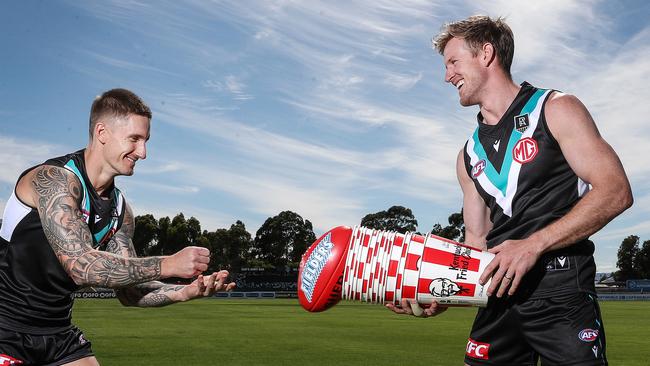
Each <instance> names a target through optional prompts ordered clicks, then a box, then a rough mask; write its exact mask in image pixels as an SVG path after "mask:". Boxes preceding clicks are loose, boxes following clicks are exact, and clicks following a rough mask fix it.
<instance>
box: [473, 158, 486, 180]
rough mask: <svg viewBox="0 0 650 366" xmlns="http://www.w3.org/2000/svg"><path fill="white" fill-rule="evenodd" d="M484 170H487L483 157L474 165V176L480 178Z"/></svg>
mask: <svg viewBox="0 0 650 366" xmlns="http://www.w3.org/2000/svg"><path fill="white" fill-rule="evenodd" d="M483 170H485V160H483V159H481V160H479V162H478V163H476V165H474V167H472V178H478V176H479V175H481V173H483Z"/></svg>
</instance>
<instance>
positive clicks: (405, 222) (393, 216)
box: [361, 206, 418, 234]
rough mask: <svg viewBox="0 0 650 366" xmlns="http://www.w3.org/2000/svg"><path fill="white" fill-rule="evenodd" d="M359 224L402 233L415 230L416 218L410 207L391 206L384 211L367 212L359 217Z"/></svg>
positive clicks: (416, 225)
mask: <svg viewBox="0 0 650 366" xmlns="http://www.w3.org/2000/svg"><path fill="white" fill-rule="evenodd" d="M361 226H365V227H368V228H371V229H375V230H387V231H397V232H398V233H402V234H404V233H406V232H407V231H415V230H416V229H417V227H418V220H416V219H415V216H413V212H412V211H411V209H410V208H406V207H403V206H392V207H390V208H389V209H388V210H386V211H379V212H375V213H372V214H367V215H366V216H364V217H363V218H362V219H361Z"/></svg>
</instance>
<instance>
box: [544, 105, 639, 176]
mask: <svg viewBox="0 0 650 366" xmlns="http://www.w3.org/2000/svg"><path fill="white" fill-rule="evenodd" d="M545 114H546V120H547V125H548V127H549V129H550V132H551V134H552V135H553V136H554V137H555V139H556V140H557V142H558V144H559V145H560V149H561V150H562V154H563V155H564V157H565V159H566V160H567V163H568V164H569V166H570V167H571V169H572V170H573V171H574V172H575V173H576V175H577V176H578V177H580V179H582V180H583V181H585V182H587V183H589V184H591V185H592V186H593V187H597V188H600V187H607V186H610V187H629V182H628V181H627V176H626V175H625V171H624V169H623V165H622V164H621V161H620V160H619V158H618V156H617V155H616V152H615V151H614V149H612V147H611V146H610V145H609V144H608V143H607V142H606V141H605V139H603V137H602V136H601V135H600V133H599V131H598V128H597V127H596V124H595V122H594V120H593V118H592V117H591V115H590V114H589V111H587V108H585V106H584V105H583V104H582V103H581V102H580V101H579V100H578V99H577V98H576V97H574V96H571V95H564V94H558V95H554V96H553V97H552V98H551V100H550V101H549V103H548V104H547V107H546V111H545Z"/></svg>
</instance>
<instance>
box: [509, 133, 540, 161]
mask: <svg viewBox="0 0 650 366" xmlns="http://www.w3.org/2000/svg"><path fill="white" fill-rule="evenodd" d="M537 151H538V149H537V141H535V140H533V139H531V138H530V137H526V138H523V139H521V140H519V141H518V142H517V144H516V145H515V147H514V148H513V149H512V157H513V158H514V159H515V161H516V162H518V163H520V164H525V163H528V162H530V161H532V160H533V159H535V156H537Z"/></svg>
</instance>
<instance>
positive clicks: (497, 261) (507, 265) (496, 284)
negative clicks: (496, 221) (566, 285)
mask: <svg viewBox="0 0 650 366" xmlns="http://www.w3.org/2000/svg"><path fill="white" fill-rule="evenodd" d="M536 244H537V243H535V242H531V240H530V239H524V240H506V241H504V242H503V243H501V244H500V245H497V246H496V247H494V248H492V249H490V250H488V251H489V252H490V253H494V254H496V256H495V257H494V259H492V262H490V264H488V266H487V267H485V271H483V274H482V275H481V278H480V279H479V282H480V283H481V284H482V285H485V284H486V283H487V282H488V280H489V279H490V277H492V282H491V283H490V287H489V288H488V290H487V295H488V296H492V295H493V294H495V293H496V295H497V297H502V296H503V294H505V293H506V291H508V295H511V296H512V295H514V293H515V291H517V288H518V287H519V284H520V283H521V279H522V278H523V277H524V275H525V274H526V273H528V271H530V269H531V268H533V266H534V265H535V263H536V262H537V260H538V259H539V257H540V256H541V252H540V251H538V250H537V249H536V248H537V247H538V246H537V245H536Z"/></svg>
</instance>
